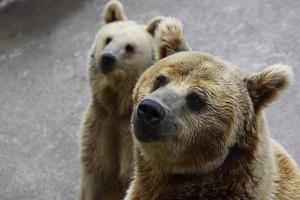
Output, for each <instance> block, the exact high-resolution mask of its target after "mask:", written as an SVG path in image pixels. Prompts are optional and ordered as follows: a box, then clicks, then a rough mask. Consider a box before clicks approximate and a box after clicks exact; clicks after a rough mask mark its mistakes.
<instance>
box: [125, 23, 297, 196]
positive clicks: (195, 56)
mask: <svg viewBox="0 0 300 200" xmlns="http://www.w3.org/2000/svg"><path fill="white" fill-rule="evenodd" d="M161 26H162V27H160V28H159V29H158V31H159V30H166V29H164V27H163V26H166V24H161ZM172 26H177V25H176V21H175V22H173V23H172ZM175 29H177V28H174V29H169V30H170V31H172V30H175ZM172 34H173V33H170V34H169V35H172ZM176 34H177V35H178V33H175V37H176ZM158 35H159V34H158ZM179 35H181V34H179ZM180 37H181V36H180ZM172 38H174V34H173V36H172ZM181 40H182V39H181ZM165 41H168V39H165ZM170 41H171V42H170V43H169V44H172V41H174V40H173V39H171V40H170ZM158 45H159V44H158ZM161 47H165V45H163V46H161ZM170 47H171V48H172V45H170V46H169V47H168V48H170ZM174 49H176V47H174ZM158 52H159V54H161V55H159V56H158V57H161V58H163V57H164V56H166V54H165V53H164V50H162V51H158ZM175 52H176V51H175ZM162 74H163V75H165V76H167V77H169V79H170V82H169V83H168V84H167V85H166V86H164V87H163V88H161V89H159V90H157V91H153V87H152V86H153V83H154V81H155V79H156V77H158V76H159V75H162ZM290 77H291V71H290V70H289V69H288V68H286V67H284V66H280V65H275V66H271V67H269V68H267V69H265V70H263V71H262V72H261V73H258V74H254V75H247V74H245V73H243V72H241V71H240V69H239V68H238V67H236V66H234V65H233V64H230V63H228V62H225V61H222V60H220V59H218V58H216V57H214V56H212V55H209V54H205V53H200V52H182V53H176V54H174V55H172V56H169V57H167V58H165V59H162V60H160V61H158V62H157V63H156V64H155V65H153V66H152V67H151V68H149V69H148V70H147V71H146V72H145V73H144V74H143V75H142V76H141V78H140V80H139V81H138V83H137V85H136V87H135V89H134V94H133V101H134V106H135V107H134V113H135V109H136V107H137V105H138V104H139V102H141V100H143V99H145V98H158V99H159V100H161V101H164V102H165V103H166V100H165V99H167V98H169V97H168V96H165V94H168V95H169V96H170V95H175V96H176V97H177V99H176V101H179V103H178V105H179V106H180V112H181V114H180V115H176V117H177V118H179V119H178V121H179V122H178V123H179V124H178V127H177V129H176V131H178V133H177V134H176V136H175V137H173V138H172V139H170V140H163V141H156V142H149V143H147V142H141V141H139V140H138V139H137V138H135V139H134V146H135V148H134V158H135V172H134V180H133V181H132V183H131V185H130V188H129V189H128V191H127V196H126V198H125V199H126V200H140V199H143V200H150V199H151V200H155V199H157V200H158V199H159V200H185V199H190V200H194V199H201V200H212V199H224V200H225V199H228V200H251V199H253V200H261V199H263V200H267V199H268V200H269V199H273V200H279V199H280V200H298V199H300V173H299V170H298V168H297V166H296V164H295V162H294V161H293V160H292V158H291V157H290V156H289V155H288V154H287V153H286V152H285V151H284V150H283V148H282V147H281V146H280V145H279V144H277V143H276V142H275V141H274V140H272V139H270V136H269V134H268V130H267V127H266V122H265V117H264V114H263V108H264V106H266V105H267V104H269V103H270V102H272V101H273V100H274V99H275V98H276V97H278V96H279V94H280V93H281V92H282V91H283V90H284V89H285V88H287V86H288V85H289V82H290ZM192 88H196V90H197V91H198V92H199V93H201V91H203V93H205V95H203V96H204V97H202V98H204V99H205V100H204V101H205V106H204V107H203V108H202V109H201V110H200V111H199V112H198V113H196V114H195V113H192V112H191V111H189V110H188V109H186V107H185V104H186V101H185V100H184V96H186V95H187V94H188V91H189V90H191V89H192ZM153 93H155V95H154V94H153ZM182 99H183V100H182ZM176 101H172V104H173V105H172V106H174V105H177V104H176ZM175 109H177V108H175ZM135 116H136V115H135V114H133V119H132V120H133V123H134V121H135ZM176 120H177V119H176ZM159 131H161V130H159ZM162 131H164V132H165V134H168V130H162Z"/></svg>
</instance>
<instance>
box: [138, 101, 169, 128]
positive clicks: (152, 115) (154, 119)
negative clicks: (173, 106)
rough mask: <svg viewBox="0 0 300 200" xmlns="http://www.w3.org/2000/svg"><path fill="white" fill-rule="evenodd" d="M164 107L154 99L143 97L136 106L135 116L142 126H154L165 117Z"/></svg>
mask: <svg viewBox="0 0 300 200" xmlns="http://www.w3.org/2000/svg"><path fill="white" fill-rule="evenodd" d="M165 114H166V112H165V110H164V108H163V107H162V106H161V105H160V104H159V103H157V102H156V101H154V100H151V99H145V100H143V101H142V102H141V103H140V104H139V105H138V108H137V118H138V120H139V121H140V122H141V123H142V125H144V126H147V127H149V126H154V125H156V124H158V123H159V122H160V121H161V120H162V119H163V118H164V117H165Z"/></svg>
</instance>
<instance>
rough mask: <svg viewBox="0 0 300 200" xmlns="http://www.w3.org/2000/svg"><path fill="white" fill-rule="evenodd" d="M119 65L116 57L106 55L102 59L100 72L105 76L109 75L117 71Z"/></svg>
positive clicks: (109, 54)
mask: <svg viewBox="0 0 300 200" xmlns="http://www.w3.org/2000/svg"><path fill="white" fill-rule="evenodd" d="M116 63H117V59H116V57H115V56H114V55H113V54H111V53H104V54H103V55H102V56H101V58H100V63H99V66H100V70H101V71H102V72H103V73H104V74H108V73H110V72H112V71H113V70H114V69H115V66H116Z"/></svg>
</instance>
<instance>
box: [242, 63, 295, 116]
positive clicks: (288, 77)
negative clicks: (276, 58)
mask: <svg viewBox="0 0 300 200" xmlns="http://www.w3.org/2000/svg"><path fill="white" fill-rule="evenodd" d="M292 79H293V72H292V70H291V69H290V68H289V67H287V66H283V65H272V66H270V67H267V68H266V69H264V70H263V71H262V72H260V73H257V74H254V75H251V76H248V77H247V78H246V79H245V80H246V85H247V88H248V91H249V94H250V97H251V99H252V102H253V106H254V109H255V111H258V110H260V109H261V108H263V107H264V106H267V105H268V104H269V103H271V102H272V101H274V100H275V99H276V98H277V97H278V96H279V95H280V94H281V93H282V91H283V90H284V89H286V88H287V87H288V86H289V84H290V83H291V81H292Z"/></svg>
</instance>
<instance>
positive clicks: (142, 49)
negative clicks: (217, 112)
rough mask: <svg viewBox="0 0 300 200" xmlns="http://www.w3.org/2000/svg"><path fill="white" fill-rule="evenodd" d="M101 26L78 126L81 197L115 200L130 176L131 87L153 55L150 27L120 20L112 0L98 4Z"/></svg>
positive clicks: (119, 9)
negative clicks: (88, 98) (101, 7)
mask: <svg viewBox="0 0 300 200" xmlns="http://www.w3.org/2000/svg"><path fill="white" fill-rule="evenodd" d="M103 15H104V25H103V26H102V27H101V29H100V30H99V32H98V34H97V36H96V38H95V41H94V43H93V45H92V48H91V51H90V55H89V65H88V72H89V81H90V87H91V93H92V99H91V102H90V105H89V107H88V109H87V112H86V114H85V117H84V120H83V123H82V128H81V135H82V138H81V162H82V180H81V194H80V196H81V200H99V199H101V200H105V199H108V200H115V199H116V200H117V199H118V200H119V199H122V198H123V197H124V195H125V192H126V189H127V187H128V185H129V180H130V177H131V175H132V171H133V169H132V167H133V165H132V154H133V145H132V136H131V134H130V116H131V110H132V108H131V107H132V100H131V99H132V97H131V95H132V90H133V87H134V85H135V83H136V81H137V79H138V77H139V75H140V74H141V73H142V72H143V71H144V70H145V69H146V68H147V67H149V66H151V64H153V62H154V60H155V58H154V49H153V48H154V39H153V35H154V30H155V27H156V26H157V25H158V23H159V22H160V20H161V19H162V18H161V17H157V18H154V19H153V20H152V21H151V22H150V23H149V25H148V26H145V25H140V24H137V23H136V22H134V21H128V20H126V16H125V14H124V11H123V7H122V5H121V3H120V2H118V1H110V2H109V3H108V4H107V5H106V6H105V9H104V13H103Z"/></svg>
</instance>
